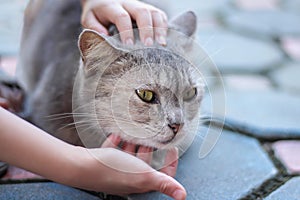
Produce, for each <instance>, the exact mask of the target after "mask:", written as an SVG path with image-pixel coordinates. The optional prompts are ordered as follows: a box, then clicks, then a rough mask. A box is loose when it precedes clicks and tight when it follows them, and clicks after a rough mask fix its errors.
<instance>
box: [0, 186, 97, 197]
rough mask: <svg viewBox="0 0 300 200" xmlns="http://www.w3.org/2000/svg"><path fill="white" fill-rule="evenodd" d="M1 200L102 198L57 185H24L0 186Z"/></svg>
mask: <svg viewBox="0 0 300 200" xmlns="http://www.w3.org/2000/svg"><path fill="white" fill-rule="evenodd" d="M0 199H5V200H15V199H16V200H17V199H22V200H52V199H55V200H77V199H78V200H83V199H85V200H99V199H100V198H98V197H95V196H93V195H91V194H88V193H86V192H83V191H80V190H77V189H74V188H70V187H67V186H64V185H60V184H57V183H24V184H8V185H0Z"/></svg>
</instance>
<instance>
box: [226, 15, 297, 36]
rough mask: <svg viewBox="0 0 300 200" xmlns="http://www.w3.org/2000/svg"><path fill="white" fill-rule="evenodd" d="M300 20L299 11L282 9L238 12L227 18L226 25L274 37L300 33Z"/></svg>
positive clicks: (234, 28) (238, 29) (257, 34)
mask: <svg viewBox="0 0 300 200" xmlns="http://www.w3.org/2000/svg"><path fill="white" fill-rule="evenodd" d="M299 21H300V14H299V13H292V12H284V11H280V10H278V11H266V10H265V11H247V12H238V13H234V14H233V15H231V16H229V17H227V18H226V19H225V23H226V25H228V26H229V27H230V28H231V29H233V30H236V31H242V32H244V33H245V32H247V33H252V34H255V35H256V36H266V37H273V38H279V37H281V36H286V35H300V26H298V24H299Z"/></svg>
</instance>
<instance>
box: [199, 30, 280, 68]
mask: <svg viewBox="0 0 300 200" xmlns="http://www.w3.org/2000/svg"><path fill="white" fill-rule="evenodd" d="M198 43H199V44H200V45H201V46H202V47H203V48H204V49H205V50H206V51H207V53H208V55H209V56H210V57H211V58H212V60H213V61H214V62H215V63H216V65H217V67H218V68H219V70H220V71H221V72H246V73H258V72H262V71H266V70H270V69H272V68H273V67H275V66H277V65H278V63H280V62H281V61H282V60H283V53H282V52H281V51H280V49H278V48H277V46H276V45H275V44H274V43H273V42H271V41H264V40H258V39H254V38H249V37H245V36H242V35H239V34H235V33H232V32H229V31H225V30H218V29H214V30H213V29H211V30H201V31H199V33H198Z"/></svg>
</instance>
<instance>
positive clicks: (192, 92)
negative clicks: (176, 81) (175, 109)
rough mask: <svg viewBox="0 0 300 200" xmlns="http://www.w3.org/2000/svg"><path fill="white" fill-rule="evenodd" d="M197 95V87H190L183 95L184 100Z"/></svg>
mask: <svg viewBox="0 0 300 200" xmlns="http://www.w3.org/2000/svg"><path fill="white" fill-rule="evenodd" d="M196 95H197V88H193V89H190V90H188V91H186V92H185V93H184V95H183V100H184V101H190V100H192V99H193V98H194V97H195V96H196Z"/></svg>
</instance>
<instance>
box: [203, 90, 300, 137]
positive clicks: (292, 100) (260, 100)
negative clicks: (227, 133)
mask: <svg viewBox="0 0 300 200" xmlns="http://www.w3.org/2000/svg"><path fill="white" fill-rule="evenodd" d="M225 90H226V91H225V95H226V102H225V105H226V116H225V118H226V119H225V125H226V127H227V128H231V129H233V130H236V131H240V132H244V133H247V134H250V135H253V136H255V137H259V138H265V139H287V138H300V123H299V121H300V115H299V113H300V106H299V105H300V96H299V95H292V94H289V93H285V92H282V91H277V90H270V91H266V90H264V91H262V90H258V91H253V90H246V89H242V90H236V89H235V90H234V89H228V88H227V89H225ZM214 93H215V94H214V98H216V99H219V97H218V96H220V98H222V96H223V93H224V92H221V91H215V92H214ZM206 99H208V98H205V99H204V102H203V105H202V108H203V113H206V114H205V115H209V114H208V113H214V114H213V115H215V116H219V115H221V116H224V112H220V111H219V110H215V111H212V110H211V103H210V99H208V100H206ZM217 102H218V103H219V104H224V102H222V101H217ZM221 111H222V110H221ZM217 123H218V122H217Z"/></svg>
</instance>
